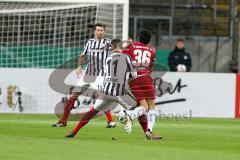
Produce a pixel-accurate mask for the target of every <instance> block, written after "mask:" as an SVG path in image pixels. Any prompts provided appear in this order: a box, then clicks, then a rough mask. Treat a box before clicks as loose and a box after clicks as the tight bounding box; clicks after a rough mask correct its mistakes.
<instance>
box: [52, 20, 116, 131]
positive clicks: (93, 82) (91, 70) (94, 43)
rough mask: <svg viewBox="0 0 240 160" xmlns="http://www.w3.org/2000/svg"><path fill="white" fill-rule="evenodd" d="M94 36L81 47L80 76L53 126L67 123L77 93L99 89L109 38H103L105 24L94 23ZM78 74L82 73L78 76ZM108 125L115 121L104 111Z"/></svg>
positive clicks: (77, 72)
mask: <svg viewBox="0 0 240 160" xmlns="http://www.w3.org/2000/svg"><path fill="white" fill-rule="evenodd" d="M94 27H95V38H92V39H89V40H88V41H87V43H86V45H85V47H84V49H83V53H82V54H81V55H80V56H79V60H78V67H77V69H76V74H77V76H78V77H79V78H80V79H79V82H78V83H77V84H76V86H79V87H75V88H74V89H73V93H72V94H71V95H70V97H69V99H68V101H67V103H66V105H65V106H64V113H63V116H62V118H61V120H60V121H59V122H58V123H56V124H53V126H54V127H64V126H66V125H67V120H68V117H69V115H70V112H71V110H72V108H73V106H74V102H75V100H76V99H77V98H78V96H79V95H82V94H84V95H85V94H87V95H88V96H91V97H92V95H95V92H96V91H97V90H98V89H99V84H101V83H102V82H101V80H102V79H103V78H101V77H99V76H102V75H103V72H102V70H103V66H104V63H105V61H106V58H107V56H108V54H109V47H110V40H109V39H107V38H104V34H105V25H104V24H102V23H97V24H95V26H94ZM85 58H88V64H87V66H86V72H84V73H83V74H82V64H83V61H84V59H85ZM80 75H82V76H81V77H80ZM89 86H90V87H89ZM105 115H106V117H107V121H108V125H107V128H113V127H115V126H116V123H115V122H114V121H113V119H112V115H111V113H110V111H106V112H105Z"/></svg>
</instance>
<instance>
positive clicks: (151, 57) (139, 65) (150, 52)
mask: <svg viewBox="0 0 240 160" xmlns="http://www.w3.org/2000/svg"><path fill="white" fill-rule="evenodd" d="M123 53H125V54H128V55H129V56H130V57H131V59H132V65H133V67H134V69H136V70H137V74H138V75H146V74H151V72H152V66H153V63H154V61H155V49H154V48H153V47H151V46H149V45H145V44H143V43H140V42H135V43H133V44H132V45H131V46H129V47H128V49H126V50H124V51H123Z"/></svg>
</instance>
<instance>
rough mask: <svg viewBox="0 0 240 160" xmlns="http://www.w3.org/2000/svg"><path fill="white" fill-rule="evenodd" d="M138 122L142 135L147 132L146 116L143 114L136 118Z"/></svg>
mask: <svg viewBox="0 0 240 160" xmlns="http://www.w3.org/2000/svg"><path fill="white" fill-rule="evenodd" d="M138 121H139V123H140V125H141V126H142V129H143V131H144V133H145V132H147V130H148V121H147V116H146V114H143V115H141V116H140V117H138Z"/></svg>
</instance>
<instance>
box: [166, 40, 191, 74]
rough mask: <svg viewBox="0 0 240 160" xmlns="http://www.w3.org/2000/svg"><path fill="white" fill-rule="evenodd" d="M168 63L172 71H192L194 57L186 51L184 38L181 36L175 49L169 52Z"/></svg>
mask: <svg viewBox="0 0 240 160" xmlns="http://www.w3.org/2000/svg"><path fill="white" fill-rule="evenodd" d="M168 65H169V67H170V71H174V72H190V70H191V67H192V59H191V56H190V54H189V53H187V52H186V51H185V43H184V39H181V38H179V39H178V40H177V42H176V46H175V49H174V50H173V51H172V52H170V54H169V57H168Z"/></svg>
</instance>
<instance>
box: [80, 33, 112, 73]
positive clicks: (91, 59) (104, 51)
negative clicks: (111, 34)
mask: <svg viewBox="0 0 240 160" xmlns="http://www.w3.org/2000/svg"><path fill="white" fill-rule="evenodd" d="M109 48H110V40H109V39H106V38H103V39H101V40H98V39H96V38H92V39H89V40H88V41H87V43H86V45H85V46H84V48H83V55H84V56H87V57H88V63H87V67H86V72H85V75H89V76H98V75H99V74H100V73H101V75H102V76H103V72H102V71H103V66H104V64H105V61H106V58H107V56H108V54H109Z"/></svg>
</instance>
